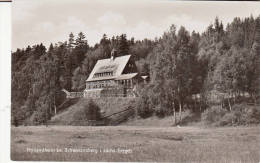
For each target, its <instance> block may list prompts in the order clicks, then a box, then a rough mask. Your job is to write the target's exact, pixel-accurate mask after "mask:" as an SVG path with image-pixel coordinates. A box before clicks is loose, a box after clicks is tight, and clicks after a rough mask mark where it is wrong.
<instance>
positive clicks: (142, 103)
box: [135, 94, 153, 118]
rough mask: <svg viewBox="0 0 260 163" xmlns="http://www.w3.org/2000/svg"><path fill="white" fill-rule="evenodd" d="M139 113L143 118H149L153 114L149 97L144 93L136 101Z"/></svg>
mask: <svg viewBox="0 0 260 163" xmlns="http://www.w3.org/2000/svg"><path fill="white" fill-rule="evenodd" d="M135 105H136V110H137V115H139V116H140V117H142V118H148V117H150V116H151V115H152V114H153V110H152V109H151V107H150V106H151V105H150V101H149V97H148V96H147V95H145V94H143V95H142V96H141V97H140V98H139V99H138V101H137V102H136V103H135Z"/></svg>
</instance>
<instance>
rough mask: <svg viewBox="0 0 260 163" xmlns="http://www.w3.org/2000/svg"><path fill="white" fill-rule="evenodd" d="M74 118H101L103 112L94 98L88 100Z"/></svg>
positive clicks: (81, 119)
mask: <svg viewBox="0 0 260 163" xmlns="http://www.w3.org/2000/svg"><path fill="white" fill-rule="evenodd" d="M73 117H74V119H75V120H76V121H84V120H100V119H101V113H100V108H99V107H98V105H97V104H95V102H94V101H93V100H91V99H90V100H88V101H87V103H86V104H84V105H83V106H82V108H81V109H80V110H79V111H77V112H76V113H75V114H74V116H73Z"/></svg>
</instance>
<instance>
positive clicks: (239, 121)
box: [202, 104, 260, 126]
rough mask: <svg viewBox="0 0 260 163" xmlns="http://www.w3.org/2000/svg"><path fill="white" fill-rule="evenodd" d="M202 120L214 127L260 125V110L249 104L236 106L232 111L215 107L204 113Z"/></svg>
mask: <svg viewBox="0 0 260 163" xmlns="http://www.w3.org/2000/svg"><path fill="white" fill-rule="evenodd" d="M202 120H203V121H204V122H205V123H206V124H210V125H213V126H231V125H232V126H234V125H235V126H237V125H250V124H259V123H260V108H259V107H257V106H249V105H247V104H236V105H234V106H233V110H232V111H227V110H224V109H221V108H220V107H219V106H214V107H212V108H210V109H208V110H206V111H205V112H204V113H202Z"/></svg>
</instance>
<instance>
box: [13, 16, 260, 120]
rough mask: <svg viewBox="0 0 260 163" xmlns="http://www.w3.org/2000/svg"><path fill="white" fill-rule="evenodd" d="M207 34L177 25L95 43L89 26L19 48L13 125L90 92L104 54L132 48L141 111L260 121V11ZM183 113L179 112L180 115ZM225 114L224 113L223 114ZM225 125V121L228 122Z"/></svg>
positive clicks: (47, 113)
mask: <svg viewBox="0 0 260 163" xmlns="http://www.w3.org/2000/svg"><path fill="white" fill-rule="evenodd" d="M213 22H214V23H213V24H209V26H208V27H207V28H206V29H205V31H204V32H203V33H198V32H196V31H187V30H186V29H185V27H183V26H182V27H180V28H179V29H178V30H177V28H176V26H175V25H171V26H170V27H169V29H168V30H166V31H165V32H164V33H163V35H162V36H161V37H159V38H155V39H143V40H135V38H127V36H126V34H121V35H118V36H113V37H111V38H108V37H107V35H106V34H104V35H103V37H102V38H101V40H100V42H99V43H97V44H95V45H94V46H90V45H89V44H88V40H87V36H86V35H85V34H84V33H83V32H79V33H78V34H73V33H70V35H69V36H68V40H66V41H64V42H58V43H52V44H51V45H50V46H49V47H46V46H45V45H43V44H36V45H33V46H28V47H26V48H22V49H17V50H16V51H14V52H12V76H11V78H12V84H11V86H12V89H11V94H12V98H11V102H12V107H11V111H12V123H14V122H15V121H19V122H23V121H31V122H35V124H42V123H45V122H46V121H48V120H49V119H50V118H51V117H52V116H53V114H54V108H55V107H57V106H59V105H60V104H62V103H63V102H64V100H65V99H66V96H65V94H64V93H63V92H62V91H61V90H62V89H63V88H64V89H66V90H68V91H83V90H84V89H85V80H86V79H87V78H88V75H89V74H90V72H91V70H92V68H93V67H94V65H95V63H96V61H97V60H99V59H103V58H108V57H109V55H110V52H111V50H112V49H113V48H115V49H117V51H118V55H119V56H120V55H127V54H131V55H132V57H133V58H134V60H135V63H136V65H137V68H138V73H139V74H141V75H148V76H149V79H150V80H149V82H148V84H145V85H144V84H140V85H138V91H139V94H140V97H138V100H137V101H136V103H134V104H133V105H135V106H134V107H135V108H136V110H137V113H138V116H140V117H141V118H147V117H150V116H158V117H160V118H163V117H166V116H169V115H175V116H174V117H175V121H179V122H181V121H182V114H181V113H182V112H183V111H184V110H190V111H191V112H196V113H199V114H201V115H202V119H203V120H205V121H206V122H208V123H214V122H216V121H221V122H218V123H221V124H222V125H225V124H229V122H230V123H231V122H232V124H237V125H244V124H249V123H260V119H259V117H260V109H259V103H260V102H259V101H260V94H259V92H260V16H258V17H257V18H254V17H253V16H250V17H247V18H243V19H242V18H238V17H237V18H234V19H233V21H232V22H230V23H228V24H227V25H226V27H225V28H224V25H223V23H222V22H221V20H219V19H218V18H217V17H216V19H215V20H214V21H213ZM177 112H178V116H179V117H176V113H177ZM223 118H224V119H223ZM221 124H219V125H221Z"/></svg>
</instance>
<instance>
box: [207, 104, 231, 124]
mask: <svg viewBox="0 0 260 163" xmlns="http://www.w3.org/2000/svg"><path fill="white" fill-rule="evenodd" d="M226 112H227V111H226V110H224V109H222V108H221V107H220V106H212V107H211V108H209V109H207V110H205V111H204V112H203V113H202V121H203V122H205V123H206V124H212V123H215V122H217V121H219V120H220V119H221V118H222V117H223V116H224V115H225V114H226Z"/></svg>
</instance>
